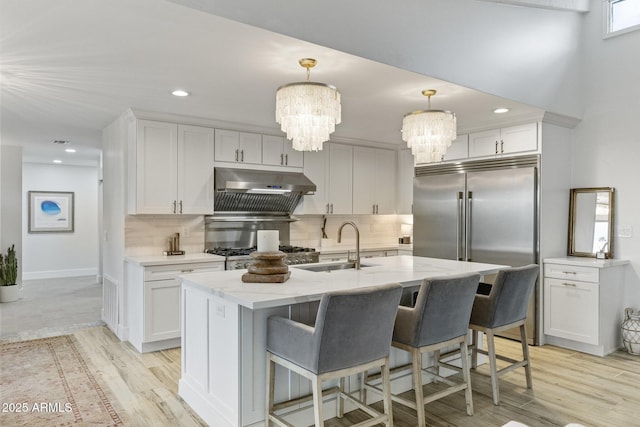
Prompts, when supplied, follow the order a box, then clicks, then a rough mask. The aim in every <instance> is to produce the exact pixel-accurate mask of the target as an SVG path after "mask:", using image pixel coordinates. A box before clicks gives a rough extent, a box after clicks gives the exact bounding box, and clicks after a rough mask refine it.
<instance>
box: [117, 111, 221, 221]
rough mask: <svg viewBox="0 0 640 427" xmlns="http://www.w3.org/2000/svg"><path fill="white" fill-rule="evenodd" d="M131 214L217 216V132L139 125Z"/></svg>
mask: <svg viewBox="0 0 640 427" xmlns="http://www.w3.org/2000/svg"><path fill="white" fill-rule="evenodd" d="M132 142H133V143H132V145H131V147H130V153H131V161H130V165H129V167H130V169H129V170H130V177H134V178H135V179H130V180H129V203H128V213H129V214H180V213H184V214H203V215H210V214H212V213H213V148H214V144H213V129H210V128H204V127H197V126H186V125H177V124H175V123H165V122H157V121H151V120H137V122H136V135H135V138H134V139H133V141H132Z"/></svg>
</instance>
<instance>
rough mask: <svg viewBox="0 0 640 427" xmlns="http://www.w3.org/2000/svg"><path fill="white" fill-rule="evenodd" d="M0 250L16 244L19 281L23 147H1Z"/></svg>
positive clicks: (20, 273)
mask: <svg viewBox="0 0 640 427" xmlns="http://www.w3.org/2000/svg"><path fill="white" fill-rule="evenodd" d="M0 153H1V154H0V164H1V166H0V195H1V197H0V251H1V252H2V253H6V250H7V248H8V247H9V246H11V245H15V249H16V256H17V258H18V282H19V283H20V282H21V276H22V271H23V265H22V263H23V249H22V232H21V230H22V215H21V211H20V209H21V206H22V147H17V146H9V145H2V146H1V147H0Z"/></svg>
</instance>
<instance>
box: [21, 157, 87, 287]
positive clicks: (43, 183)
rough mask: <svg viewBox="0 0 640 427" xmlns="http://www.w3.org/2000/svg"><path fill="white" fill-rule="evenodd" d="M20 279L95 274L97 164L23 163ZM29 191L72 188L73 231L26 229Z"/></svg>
mask: <svg viewBox="0 0 640 427" xmlns="http://www.w3.org/2000/svg"><path fill="white" fill-rule="evenodd" d="M22 172H23V174H22V221H23V224H24V227H22V229H23V231H22V241H23V251H22V258H23V261H22V271H23V273H22V274H23V279H24V280H27V279H41V278H51V277H71V276H86V275H97V274H98V244H99V242H98V234H97V230H98V168H97V167H89V166H64V165H47V164H38V163H24V164H23V168H22ZM29 191H72V192H74V193H75V194H74V202H75V208H74V216H75V221H74V232H73V233H28V226H27V224H28V214H29V212H28V202H29V200H28V192H29Z"/></svg>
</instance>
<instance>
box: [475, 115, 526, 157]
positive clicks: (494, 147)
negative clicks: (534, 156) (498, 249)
mask: <svg viewBox="0 0 640 427" xmlns="http://www.w3.org/2000/svg"><path fill="white" fill-rule="evenodd" d="M537 149H538V125H537V123H528V124H525V125H520V126H511V127H506V128H502V129H493V130H488V131H484V132H475V133H471V134H469V157H484V156H495V155H501V154H511V153H519V152H526V151H537Z"/></svg>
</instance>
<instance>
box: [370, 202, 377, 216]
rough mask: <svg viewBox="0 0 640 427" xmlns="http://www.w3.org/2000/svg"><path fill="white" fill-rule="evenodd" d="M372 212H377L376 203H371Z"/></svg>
mask: <svg viewBox="0 0 640 427" xmlns="http://www.w3.org/2000/svg"><path fill="white" fill-rule="evenodd" d="M371 213H372V214H374V215H375V213H376V205H375V204H373V205H371Z"/></svg>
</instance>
